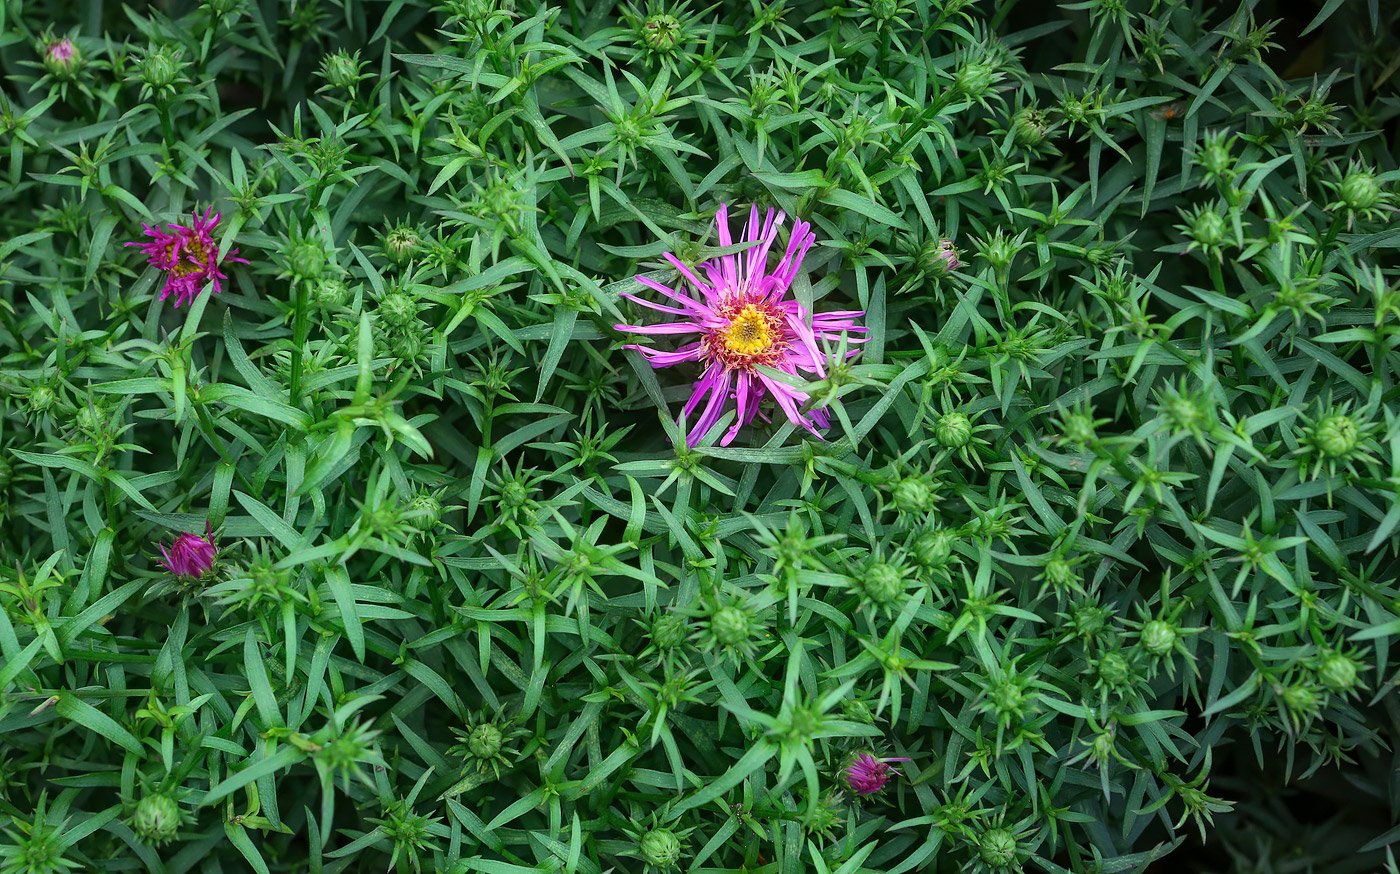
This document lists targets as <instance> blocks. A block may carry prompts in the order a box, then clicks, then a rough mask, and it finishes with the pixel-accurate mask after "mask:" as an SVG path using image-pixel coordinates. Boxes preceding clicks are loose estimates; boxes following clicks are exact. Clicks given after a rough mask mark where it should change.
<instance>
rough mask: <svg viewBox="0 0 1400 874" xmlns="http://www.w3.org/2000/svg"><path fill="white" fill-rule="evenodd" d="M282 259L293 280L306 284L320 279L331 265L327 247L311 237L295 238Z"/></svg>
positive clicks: (283, 253) (284, 251)
mask: <svg viewBox="0 0 1400 874" xmlns="http://www.w3.org/2000/svg"><path fill="white" fill-rule="evenodd" d="M282 257H283V260H284V261H285V262H286V267H287V272H288V273H290V274H291V276H292V278H293V279H298V280H301V281H304V282H309V281H311V280H314V279H320V278H321V276H322V275H324V274H325V272H326V267H327V266H328V265H329V264H330V258H329V256H328V255H327V253H326V247H325V246H323V245H321V242H320V241H319V240H315V239H312V238H311V237H299V236H296V237H293V238H292V239H291V240H289V241H288V243H287V246H286V248H285V249H284V250H283V252H282Z"/></svg>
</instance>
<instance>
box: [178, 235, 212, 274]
mask: <svg viewBox="0 0 1400 874" xmlns="http://www.w3.org/2000/svg"><path fill="white" fill-rule="evenodd" d="M208 255H209V250H208V249H206V248H205V246H204V243H203V242H202V241H200V240H198V239H194V240H190V241H189V247H188V249H187V250H186V252H185V257H184V258H181V259H180V260H179V261H178V262H176V264H175V268H174V269H173V270H172V271H171V272H173V273H174V274H175V275H176V276H190V275H192V274H195V273H198V272H200V271H201V270H203V269H204V262H205V260H206V258H207V257H208ZM187 259H188V260H187Z"/></svg>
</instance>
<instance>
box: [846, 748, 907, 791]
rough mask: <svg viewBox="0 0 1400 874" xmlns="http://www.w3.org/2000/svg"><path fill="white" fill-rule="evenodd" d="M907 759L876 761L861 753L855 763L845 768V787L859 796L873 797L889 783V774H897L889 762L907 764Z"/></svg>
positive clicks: (872, 757)
mask: <svg viewBox="0 0 1400 874" xmlns="http://www.w3.org/2000/svg"><path fill="white" fill-rule="evenodd" d="M907 761H909V759H899V758H885V759H877V758H875V757H874V756H872V755H870V754H869V753H861V754H860V755H858V756H856V758H855V761H853V762H851V764H850V765H848V766H846V785H848V786H850V787H851V788H852V789H854V790H855V791H856V793H857V794H860V795H874V794H875V793H876V792H879V791H880V790H881V789H884V788H885V784H886V783H888V782H889V781H890V775H891V774H898V775H899V776H901V777H903V776H904V775H903V774H900V773H899V772H898V771H896V770H895V769H894V768H891V767H890V765H889V763H890V762H907Z"/></svg>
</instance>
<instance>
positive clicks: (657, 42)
mask: <svg viewBox="0 0 1400 874" xmlns="http://www.w3.org/2000/svg"><path fill="white" fill-rule="evenodd" d="M680 35H681V23H680V20H679V19H678V18H676V16H674V15H672V14H671V13H669V12H657V13H655V14H653V15H649V16H647V20H646V21H644V22H642V43H643V44H644V45H645V46H646V47H647V50H648V51H650V52H652V53H653V54H658V55H669V54H671V52H673V51H674V50H675V48H676V42H677V41H678V40H679V39H680Z"/></svg>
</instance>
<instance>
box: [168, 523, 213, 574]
mask: <svg viewBox="0 0 1400 874" xmlns="http://www.w3.org/2000/svg"><path fill="white" fill-rule="evenodd" d="M207 533H208V532H207V530H206V534H207ZM157 546H159V547H160V554H161V556H163V558H162V559H161V564H162V565H163V566H164V567H165V569H166V570H168V571H170V572H171V573H172V574H174V575H175V576H177V577H182V578H184V579H191V580H197V579H199V578H200V577H202V576H204V575H205V574H206V573H208V572H209V569H210V568H211V567H213V566H214V555H215V553H216V552H217V550H216V549H215V548H214V542H213V541H212V540H209V539H207V538H205V537H200V536H199V535H198V534H181V535H180V536H179V537H177V538H175V544H174V545H173V546H171V547H170V548H169V549H166V548H165V544H164V543H160V544H157Z"/></svg>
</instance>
